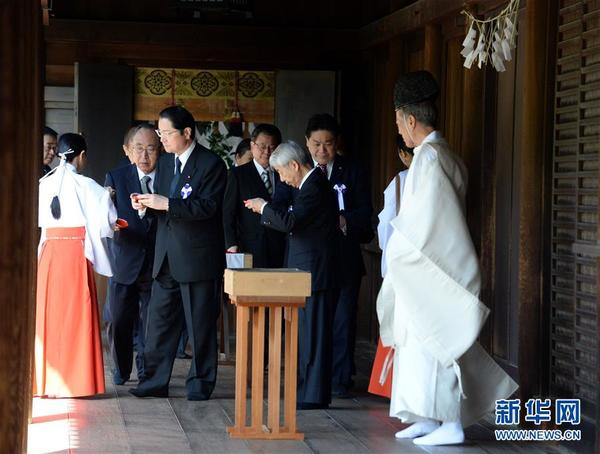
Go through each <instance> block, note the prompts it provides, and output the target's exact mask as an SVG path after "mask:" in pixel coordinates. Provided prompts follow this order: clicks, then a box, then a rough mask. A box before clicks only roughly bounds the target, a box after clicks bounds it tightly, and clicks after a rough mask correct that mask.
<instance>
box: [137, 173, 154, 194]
mask: <svg viewBox="0 0 600 454" xmlns="http://www.w3.org/2000/svg"><path fill="white" fill-rule="evenodd" d="M150 180H152V178H150V177H149V176H148V175H144V176H143V177H142V179H141V180H140V183H141V186H142V194H152V191H151V190H150Z"/></svg>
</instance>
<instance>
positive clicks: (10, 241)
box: [0, 0, 42, 453]
mask: <svg viewBox="0 0 600 454" xmlns="http://www.w3.org/2000/svg"><path fill="white" fill-rule="evenodd" d="M41 28H42V17H41V5H40V1H39V0H5V1H2V2H0V80H2V84H0V101H1V102H2V105H3V106H4V109H3V111H2V113H1V114H0V133H1V134H2V140H3V143H4V144H5V145H6V146H4V147H1V148H0V163H1V166H2V178H1V179H0V223H1V224H2V228H1V229H0V251H2V254H0V364H1V365H2V366H1V367H0V421H1V423H0V447H1V450H2V452H6V453H9V452H10V453H19V452H25V451H26V440H27V419H28V416H29V406H30V402H31V389H32V385H31V364H32V363H31V359H32V358H31V353H32V351H33V333H34V331H33V317H34V308H35V299H34V298H35V295H34V293H35V258H36V246H37V238H38V229H37V180H38V178H39V174H40V169H41V151H42V137H41V133H40V131H41V106H42V83H41V82H42V78H41V70H42V62H41V58H40V57H41V49H42V46H41V44H42V41H41V37H42V35H41ZM36 131H37V132H38V133H35V132H36Z"/></svg>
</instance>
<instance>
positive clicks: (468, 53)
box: [461, 0, 520, 72]
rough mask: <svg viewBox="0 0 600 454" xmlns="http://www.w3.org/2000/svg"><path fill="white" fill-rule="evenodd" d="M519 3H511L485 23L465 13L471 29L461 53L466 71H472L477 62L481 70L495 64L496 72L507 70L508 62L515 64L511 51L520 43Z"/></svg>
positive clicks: (516, 1)
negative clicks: (506, 64) (488, 64)
mask: <svg viewBox="0 0 600 454" xmlns="http://www.w3.org/2000/svg"><path fill="white" fill-rule="evenodd" d="M519 2H520V0H510V2H509V4H508V5H507V6H506V7H505V8H504V9H503V10H502V11H500V13H499V14H498V15H496V16H494V17H492V18H489V19H485V20H482V19H477V18H476V17H474V16H473V15H472V14H471V13H469V12H468V11H462V14H464V15H465V16H467V24H468V29H469V31H468V32H467V36H466V38H465V40H464V41H463V43H462V45H463V50H462V51H461V55H462V56H463V57H465V63H464V67H465V68H471V66H472V65H473V63H474V62H475V60H477V66H478V68H479V69H481V67H482V65H486V64H487V63H488V62H491V64H492V66H493V67H494V68H495V69H496V71H498V72H503V71H505V70H506V67H505V66H504V62H505V61H511V60H512V55H511V51H512V50H514V49H515V47H516V43H517V20H518V14H519ZM476 42H477V44H475V43H476Z"/></svg>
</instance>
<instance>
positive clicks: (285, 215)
mask: <svg viewBox="0 0 600 454" xmlns="http://www.w3.org/2000/svg"><path fill="white" fill-rule="evenodd" d="M269 162H270V164H271V167H273V168H274V169H275V170H276V171H277V173H278V174H279V177H280V178H281V181H283V182H284V183H286V184H288V185H289V186H292V187H295V188H297V189H298V191H296V193H295V195H294V200H293V205H292V206H291V207H290V208H289V209H288V210H283V209H280V208H278V207H275V206H274V205H273V204H271V203H268V202H266V201H265V200H263V199H260V198H256V199H251V200H247V201H246V202H245V205H246V207H247V208H249V209H251V210H252V211H254V212H256V213H261V215H262V216H261V223H262V224H263V225H264V226H266V227H269V228H272V229H275V230H278V231H280V232H286V233H288V234H289V248H288V257H287V266H288V267H290V268H299V269H301V270H304V271H309V272H310V273H311V280H312V294H311V296H310V298H308V300H307V301H306V306H305V307H304V308H303V309H300V316H299V336H298V337H299V339H300V344H299V347H298V409H317V408H327V407H328V406H329V403H330V402H331V353H332V339H331V333H332V317H333V310H334V305H335V291H334V289H335V287H336V285H337V276H336V274H335V267H334V254H335V238H336V228H337V225H338V224H337V223H338V219H337V214H336V205H335V203H336V202H335V197H334V194H333V193H332V191H331V189H330V187H329V183H328V182H327V179H326V178H325V176H324V175H323V173H322V172H320V171H315V169H314V168H313V162H312V158H311V156H310V154H308V153H307V152H306V151H305V150H303V149H302V148H300V146H299V145H298V144H296V143H294V142H284V143H282V144H281V145H280V146H278V147H277V149H276V150H275V151H274V152H273V154H272V155H271V158H270V159H269Z"/></svg>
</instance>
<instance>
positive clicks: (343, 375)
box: [306, 114, 374, 397]
mask: <svg viewBox="0 0 600 454" xmlns="http://www.w3.org/2000/svg"><path fill="white" fill-rule="evenodd" d="M338 136H339V126H338V124H337V121H336V120H335V119H334V118H333V117H332V116H331V115H329V114H317V115H314V116H312V117H311V118H310V119H309V120H308V125H307V127H306V146H307V148H308V150H309V152H310V154H311V155H312V158H313V162H314V165H315V167H316V168H317V169H319V170H320V171H321V172H322V174H323V175H324V176H325V177H326V178H327V179H328V180H329V185H330V188H332V190H333V191H334V193H335V195H336V198H337V199H338V204H337V207H336V208H337V209H336V212H339V228H338V235H337V238H336V242H337V248H338V252H337V254H336V256H337V260H336V266H337V267H338V269H339V270H340V289H339V296H338V298H337V304H336V309H335V315H334V319H333V372H332V388H333V391H332V392H333V395H334V396H339V397H345V396H348V391H349V389H350V387H351V386H352V375H353V374H354V373H355V365H354V347H355V342H356V316H357V303H358V294H359V290H360V283H361V280H362V276H364V275H365V266H364V263H363V258H362V253H361V250H360V244H361V243H368V242H369V241H371V240H372V239H373V236H374V232H373V228H372V223H371V217H372V213H373V206H372V204H371V191H370V187H369V180H368V177H367V172H366V170H365V167H364V166H362V165H358V164H357V163H356V162H353V161H351V160H349V159H347V158H345V157H344V156H340V155H338V154H336V145H337V140H338Z"/></svg>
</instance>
